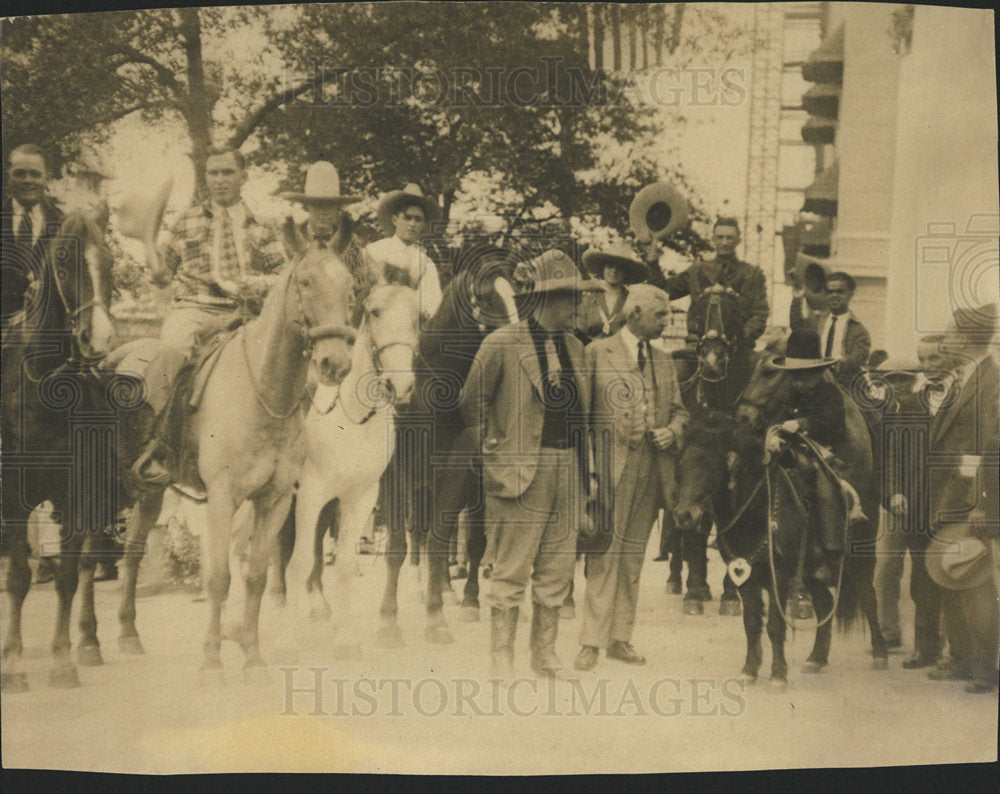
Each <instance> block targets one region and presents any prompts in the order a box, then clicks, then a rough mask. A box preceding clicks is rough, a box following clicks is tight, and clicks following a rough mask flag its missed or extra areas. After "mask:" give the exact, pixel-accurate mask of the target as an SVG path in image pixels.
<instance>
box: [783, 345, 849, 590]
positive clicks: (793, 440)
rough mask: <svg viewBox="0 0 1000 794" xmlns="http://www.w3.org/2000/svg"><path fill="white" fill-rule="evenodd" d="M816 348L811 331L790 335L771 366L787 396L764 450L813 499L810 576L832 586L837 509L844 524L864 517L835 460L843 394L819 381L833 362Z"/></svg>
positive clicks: (840, 538)
mask: <svg viewBox="0 0 1000 794" xmlns="http://www.w3.org/2000/svg"><path fill="white" fill-rule="evenodd" d="M819 349H820V348H819V336H818V335H817V334H816V332H815V331H811V330H797V331H793V332H792V334H791V336H790V337H789V338H788V348H787V354H786V355H784V356H778V357H776V358H775V359H774V360H773V361H772V362H771V363H772V366H774V367H776V368H777V369H782V370H785V371H787V372H788V373H789V377H790V380H791V384H792V397H791V401H790V404H789V405H788V407H787V411H786V413H785V415H786V416H787V419H785V420H784V421H783V422H779V423H778V424H776V425H774V426H772V428H771V430H770V431H769V432H768V435H767V439H766V442H765V448H766V451H767V453H769V454H781V455H782V458H781V460H782V463H783V465H786V466H787V467H789V468H793V469H795V470H796V471H797V472H798V473H799V475H800V476H801V478H802V481H803V484H804V485H805V486H806V488H807V489H808V490H809V491H811V492H812V494H813V497H814V508H815V515H816V523H817V529H818V532H817V533H816V535H818V537H816V536H814V544H813V550H812V551H813V557H814V559H816V560H818V564H817V565H816V566H815V568H814V571H813V576H814V577H815V578H816V579H818V580H819V581H821V582H823V583H824V584H827V585H833V584H835V583H836V572H837V570H838V569H839V567H840V562H841V559H842V557H843V554H844V543H845V540H846V537H845V532H844V528H845V524H844V521H845V513H844V507H843V505H845V504H846V506H847V509H848V515H847V516H846V518H847V519H848V520H850V521H854V520H860V519H863V518H864V514H863V513H862V512H861V502H860V499H859V497H858V495H857V493H855V491H854V489H853V488H852V487H851V486H850V485H849V484H848V483H847V482H846V481H845V480H844V479H843V464H842V462H841V461H840V459H839V458H838V457H837V453H838V451H839V450H840V449H841V448H842V446H843V445H844V444H845V442H846V440H847V423H846V411H845V406H844V393H843V392H842V391H841V390H840V388H839V387H838V386H837V384H836V383H834V382H832V381H831V380H828V379H827V378H826V377H825V374H826V370H827V369H828V368H829V367H831V366H832V365H833V363H834V362H833V359H826V358H821V357H820V354H819ZM810 442H812V443H810ZM842 494H843V495H842ZM842 500H846V501H842Z"/></svg>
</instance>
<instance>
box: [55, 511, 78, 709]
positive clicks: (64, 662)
mask: <svg viewBox="0 0 1000 794" xmlns="http://www.w3.org/2000/svg"><path fill="white" fill-rule="evenodd" d="M64 529H65V528H64ZM82 547H83V538H82V537H81V533H80V531H79V530H76V531H70V532H69V538H68V539H67V538H66V537H65V535H64V537H63V544H62V552H61V554H60V555H59V558H58V559H59V562H58V563H57V565H56V576H55V585H56V596H57V599H58V608H57V614H56V630H55V634H54V635H53V638H52V669H51V670H50V671H49V686H51V687H57V688H59V689H73V688H75V687H78V686H80V677H79V676H78V675H77V672H76V665H74V664H73V660H72V658H71V656H70V648H71V643H70V637H69V627H70V621H71V616H72V612H73V596H75V595H76V587H77V584H78V582H79V576H80V557H79V554H80V549H81V548H82Z"/></svg>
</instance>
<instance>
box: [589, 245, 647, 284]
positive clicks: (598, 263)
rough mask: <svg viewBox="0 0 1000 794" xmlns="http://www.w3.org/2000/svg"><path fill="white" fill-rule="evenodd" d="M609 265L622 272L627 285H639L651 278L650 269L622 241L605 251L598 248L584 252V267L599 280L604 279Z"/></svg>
mask: <svg viewBox="0 0 1000 794" xmlns="http://www.w3.org/2000/svg"><path fill="white" fill-rule="evenodd" d="M608 265H611V266H612V267H617V268H618V269H619V270H621V271H622V274H623V280H624V282H625V283H626V284H638V283H639V282H641V281H645V280H646V279H647V278H649V268H648V267H646V265H644V264H643V263H642V262H640V261H639V259H638V258H637V257H636V255H635V253H634V252H633V251H632V249H631V248H629V246H627V245H626V244H625V243H624V242H622V241H620V240H619V241H617V242H615V243H613V244H612V245H610V246H608V248H607V249H606V250H603V251H602V250H599V249H597V248H588V249H587V250H586V251H584V253H583V266H584V267H585V268H587V270H589V271H590V272H591V273H592V274H593V275H594V276H596V277H597V278H604V268H605V267H606V266H608Z"/></svg>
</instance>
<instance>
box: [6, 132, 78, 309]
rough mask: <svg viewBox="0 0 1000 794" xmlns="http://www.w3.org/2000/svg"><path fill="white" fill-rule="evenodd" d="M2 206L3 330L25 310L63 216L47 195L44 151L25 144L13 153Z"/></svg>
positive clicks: (47, 177) (9, 161)
mask: <svg viewBox="0 0 1000 794" xmlns="http://www.w3.org/2000/svg"><path fill="white" fill-rule="evenodd" d="M7 177H8V179H7V181H8V183H9V186H10V196H9V197H8V198H6V199H5V200H4V203H3V215H2V217H3V263H2V269H3V276H2V281H3V321H2V322H3V326H4V328H6V327H7V323H8V322H10V320H11V319H12V318H13V316H14V315H15V314H17V312H19V311H20V310H21V309H23V308H24V299H25V291H26V290H27V289H28V286H29V285H30V284H31V283H32V282H33V281H34V280H36V279H39V278H41V268H42V259H43V257H44V256H45V247H46V246H47V245H48V244H49V242H51V240H52V238H53V237H55V235H56V233H57V232H58V231H59V227H60V225H61V224H62V219H63V214H62V212H61V211H60V210H59V208H58V207H56V206H55V204H53V203H52V201H51V199H49V197H48V196H47V195H46V188H47V186H48V181H49V170H48V167H47V165H46V161H45V154H44V153H43V152H42V149H41V147H39V146H36V145H35V144H33V143H26V144H24V145H23V146H18V147H17V148H16V149H14V150H13V151H11V153H10V157H9V158H8V170H7Z"/></svg>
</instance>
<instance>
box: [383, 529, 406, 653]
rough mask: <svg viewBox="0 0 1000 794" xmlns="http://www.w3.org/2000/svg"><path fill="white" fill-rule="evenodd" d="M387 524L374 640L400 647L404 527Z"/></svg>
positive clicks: (404, 545)
mask: <svg viewBox="0 0 1000 794" xmlns="http://www.w3.org/2000/svg"><path fill="white" fill-rule="evenodd" d="M394 524H395V522H392V521H390V522H389V523H388V524H387V527H388V529H389V535H388V538H387V540H386V549H385V568H386V577H385V592H384V593H383V594H382V605H381V606H380V607H379V618H380V622H381V625H380V626H379V630H378V636H377V639H376V641H377V642H378V644H379V645H381V646H382V647H383V648H402V647H403V646H404V645H405V644H406V643H405V642H403V634H402V632H401V631H400V630H399V623H398V622H397V615H398V612H399V607H398V602H397V594H398V592H399V572H400V569H401V568H402V567H403V562H405V560H406V528H405V527H404V526H401V525H394Z"/></svg>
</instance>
